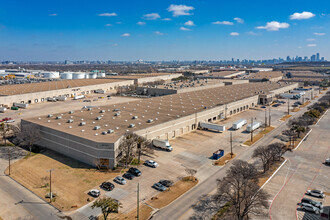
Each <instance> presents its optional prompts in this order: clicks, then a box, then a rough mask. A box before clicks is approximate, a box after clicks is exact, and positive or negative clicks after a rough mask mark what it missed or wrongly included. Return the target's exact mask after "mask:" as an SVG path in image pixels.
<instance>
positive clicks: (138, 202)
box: [136, 183, 140, 220]
mask: <svg viewBox="0 0 330 220" xmlns="http://www.w3.org/2000/svg"><path fill="white" fill-rule="evenodd" d="M139 194H140V183H138V184H137V209H136V212H137V213H136V219H137V220H139V219H140V195H139Z"/></svg>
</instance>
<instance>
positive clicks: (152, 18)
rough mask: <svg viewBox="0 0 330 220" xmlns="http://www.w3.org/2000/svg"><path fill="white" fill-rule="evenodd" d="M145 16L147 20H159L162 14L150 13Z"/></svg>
mask: <svg viewBox="0 0 330 220" xmlns="http://www.w3.org/2000/svg"><path fill="white" fill-rule="evenodd" d="M143 18H144V19H146V20H157V19H158V18H160V15H159V14H158V13H150V14H145V15H143Z"/></svg>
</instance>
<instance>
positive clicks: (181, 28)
mask: <svg viewBox="0 0 330 220" xmlns="http://www.w3.org/2000/svg"><path fill="white" fill-rule="evenodd" d="M180 30H181V31H190V29H189V28H186V27H180Z"/></svg>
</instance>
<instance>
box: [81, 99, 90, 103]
mask: <svg viewBox="0 0 330 220" xmlns="http://www.w3.org/2000/svg"><path fill="white" fill-rule="evenodd" d="M83 102H91V100H90V99H85V100H84V101H83Z"/></svg>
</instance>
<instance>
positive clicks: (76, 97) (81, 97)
mask: <svg viewBox="0 0 330 220" xmlns="http://www.w3.org/2000/svg"><path fill="white" fill-rule="evenodd" d="M84 98H85V96H84V95H76V96H75V97H74V98H73V99H74V100H78V99H84Z"/></svg>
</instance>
